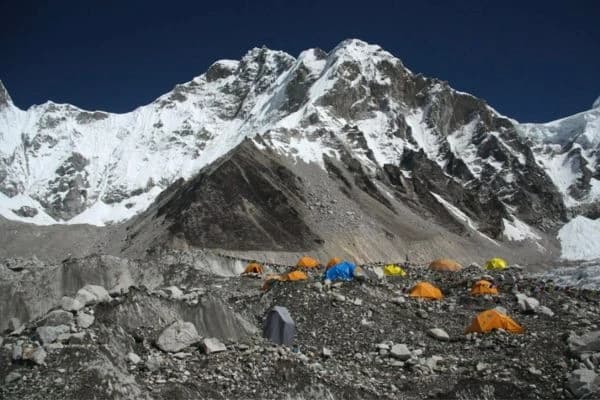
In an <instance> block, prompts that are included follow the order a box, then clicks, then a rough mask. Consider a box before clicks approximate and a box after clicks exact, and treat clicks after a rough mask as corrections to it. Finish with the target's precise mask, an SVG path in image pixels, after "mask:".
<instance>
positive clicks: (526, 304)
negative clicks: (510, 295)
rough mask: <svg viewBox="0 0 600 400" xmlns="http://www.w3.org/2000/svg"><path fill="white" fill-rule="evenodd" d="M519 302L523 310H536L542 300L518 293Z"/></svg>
mask: <svg viewBox="0 0 600 400" xmlns="http://www.w3.org/2000/svg"><path fill="white" fill-rule="evenodd" d="M516 297H517V302H518V303H519V308H520V309H521V311H523V312H535V311H536V309H537V308H538V307H539V305H540V302H539V301H538V300H537V299H534V298H533V297H528V296H526V295H524V294H523V293H517V294H516Z"/></svg>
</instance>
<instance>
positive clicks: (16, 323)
mask: <svg viewBox="0 0 600 400" xmlns="http://www.w3.org/2000/svg"><path fill="white" fill-rule="evenodd" d="M21 325H22V324H21V321H20V320H19V318H14V317H13V318H11V319H9V320H8V329H9V330H10V331H16V330H18V329H19V328H20V327H21Z"/></svg>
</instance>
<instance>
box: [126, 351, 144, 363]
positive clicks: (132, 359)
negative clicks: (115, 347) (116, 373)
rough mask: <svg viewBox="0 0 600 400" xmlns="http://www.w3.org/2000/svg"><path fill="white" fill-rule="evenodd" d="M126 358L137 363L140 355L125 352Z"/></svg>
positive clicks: (139, 360)
mask: <svg viewBox="0 0 600 400" xmlns="http://www.w3.org/2000/svg"><path fill="white" fill-rule="evenodd" d="M127 360H129V362H130V363H132V364H139V363H140V362H141V361H142V359H141V358H140V356H138V355H137V354H135V353H128V354H127Z"/></svg>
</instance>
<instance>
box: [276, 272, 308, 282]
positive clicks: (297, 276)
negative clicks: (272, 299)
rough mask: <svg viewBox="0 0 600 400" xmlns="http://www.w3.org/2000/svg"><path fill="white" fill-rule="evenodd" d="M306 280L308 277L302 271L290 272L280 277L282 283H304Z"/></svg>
mask: <svg viewBox="0 0 600 400" xmlns="http://www.w3.org/2000/svg"><path fill="white" fill-rule="evenodd" d="M307 279H308V276H306V273H304V272H302V271H290V272H287V273H285V274H283V275H281V280H283V281H305V280H307Z"/></svg>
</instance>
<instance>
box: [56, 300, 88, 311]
mask: <svg viewBox="0 0 600 400" xmlns="http://www.w3.org/2000/svg"><path fill="white" fill-rule="evenodd" d="M60 307H61V308H62V309H63V310H65V311H75V312H77V311H79V310H81V309H82V308H83V307H84V304H83V303H81V302H80V301H79V300H77V299H74V298H72V297H68V296H63V298H62V299H61V300H60Z"/></svg>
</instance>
